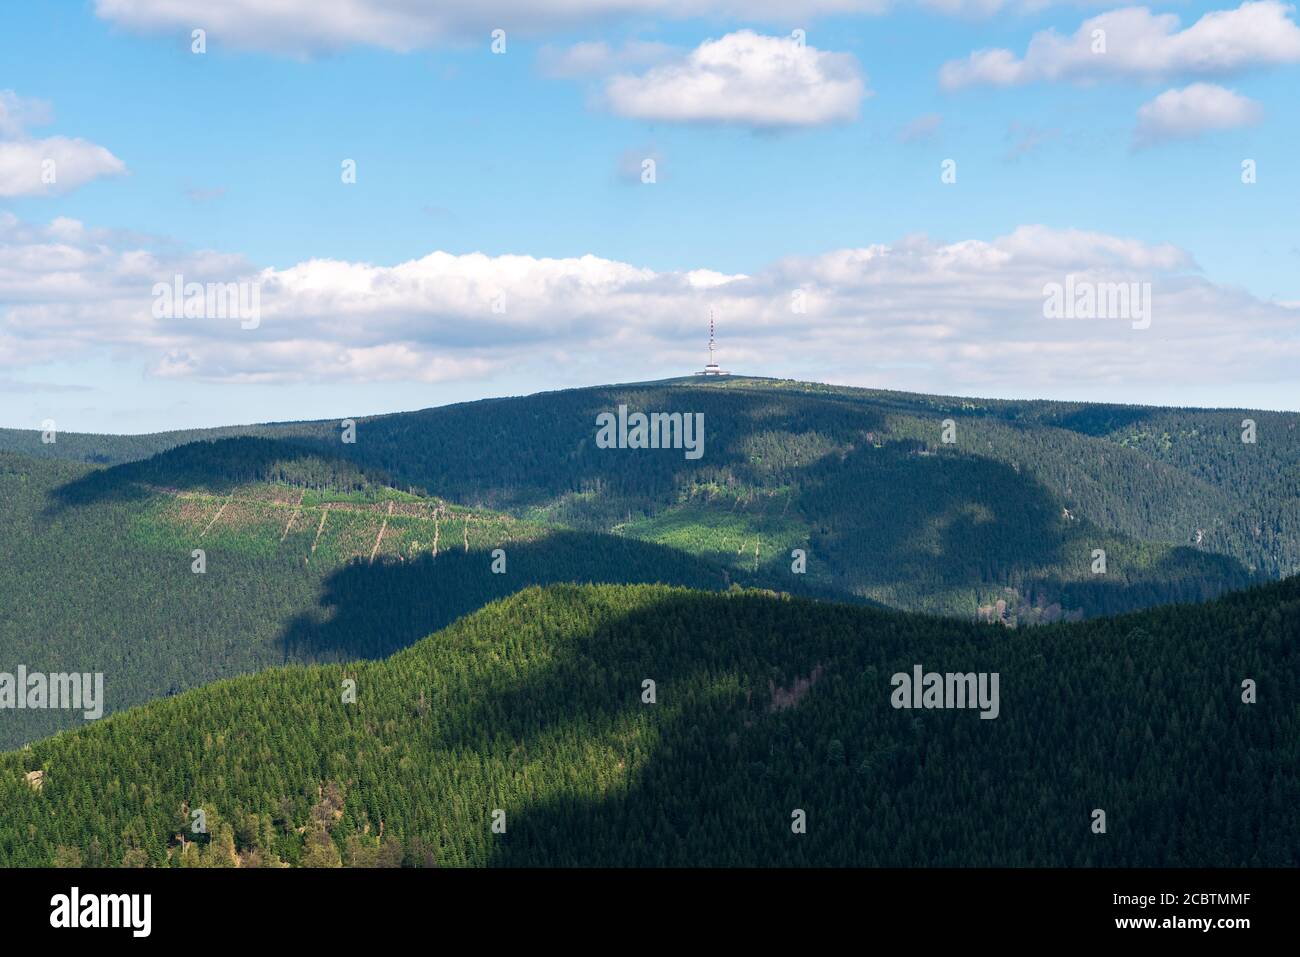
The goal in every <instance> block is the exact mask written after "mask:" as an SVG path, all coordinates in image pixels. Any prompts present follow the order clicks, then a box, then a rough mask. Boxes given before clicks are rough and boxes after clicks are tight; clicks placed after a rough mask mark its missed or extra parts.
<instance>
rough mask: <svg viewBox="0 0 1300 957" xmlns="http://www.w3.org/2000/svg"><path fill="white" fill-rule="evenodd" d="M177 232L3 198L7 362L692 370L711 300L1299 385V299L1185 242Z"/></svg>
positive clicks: (783, 326) (1076, 365)
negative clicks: (485, 238) (392, 244)
mask: <svg viewBox="0 0 1300 957" xmlns="http://www.w3.org/2000/svg"><path fill="white" fill-rule="evenodd" d="M169 249H170V247H169V246H167V245H166V244H163V243H152V244H146V243H142V242H140V241H139V239H138V238H136V237H129V236H122V235H117V234H114V233H110V232H104V231H99V230H94V229H90V228H88V227H86V226H84V225H82V224H80V223H77V222H75V221H72V220H56V221H55V222H53V223H51V224H48V225H45V226H31V225H27V224H24V223H22V222H20V221H18V220H17V219H15V218H14V217H13V216H11V215H0V301H3V302H5V303H7V304H8V308H7V309H6V310H5V311H4V312H3V313H0V376H4V375H6V374H7V373H8V374H10V376H11V377H12V375H13V374H14V373H15V372H17V371H19V370H23V369H24V368H26V367H31V366H35V365H37V364H39V363H42V362H49V361H55V360H64V361H69V360H75V359H78V358H87V357H94V356H98V355H101V354H105V353H107V354H111V355H116V356H119V357H129V359H130V360H131V361H137V362H142V363H144V364H145V367H146V370H147V372H148V373H149V374H150V375H152V376H155V377H160V378H169V379H185V380H205V381H218V382H234V383H294V382H352V383H361V382H375V381H415V382H442V381H447V380H455V379H472V380H475V381H483V380H489V379H493V378H494V377H495V378H497V379H499V380H500V381H501V382H503V383H504V382H508V381H513V379H514V377H516V376H517V375H518V374H519V373H520V370H522V369H524V368H530V367H531V368H536V367H538V366H539V365H540V366H543V367H544V368H545V371H546V373H547V375H548V376H549V377H550V378H551V380H552V381H555V380H556V378H557V377H558V378H559V379H561V380H565V379H567V380H569V381H577V382H606V381H617V380H619V379H622V380H624V381H629V380H637V379H643V378H647V377H649V376H651V375H654V374H663V373H664V372H665V371H674V370H675V371H679V372H681V371H686V370H689V369H691V368H694V367H696V366H698V365H699V364H700V362H701V360H700V357H699V356H698V355H697V353H698V352H699V351H700V350H699V348H698V343H699V342H700V341H702V338H701V336H702V330H703V328H704V325H703V323H704V322H705V317H706V316H707V315H708V311H709V309H710V308H712V309H714V310H715V312H716V313H717V315H718V317H719V320H720V330H721V333H720V335H721V338H722V340H723V342H724V346H725V350H726V351H725V358H726V361H727V365H728V367H730V368H732V369H735V370H739V371H762V372H765V373H767V374H777V375H792V376H802V377H805V378H818V379H822V380H827V381H845V382H861V381H863V379H864V376H869V377H870V380H871V381H874V382H875V383H877V384H884V383H892V384H894V385H896V386H898V387H906V388H914V389H923V390H928V391H946V392H951V391H952V390H954V389H960V390H963V391H967V392H978V391H980V390H984V391H988V390H994V391H996V390H999V389H1003V390H1004V389H1006V388H1007V387H1008V384H1011V383H1014V388H1015V389H1016V390H1017V391H1020V392H1022V393H1024V392H1040V393H1045V394H1051V393H1055V392H1059V391H1060V390H1061V389H1064V388H1070V387H1080V388H1088V389H1091V390H1093V394H1095V395H1103V396H1104V395H1105V394H1106V393H1105V388H1106V387H1107V386H1108V385H1124V386H1128V385H1129V384H1130V383H1131V382H1132V381H1141V382H1142V383H1144V385H1146V386H1149V387H1151V388H1159V387H1162V386H1164V387H1167V388H1176V387H1178V386H1180V385H1181V384H1184V383H1186V382H1187V381H1188V376H1189V374H1191V372H1190V371H1189V370H1194V375H1195V378H1196V381H1197V382H1198V384H1203V385H1214V384H1227V385H1233V384H1237V385H1240V384H1242V383H1247V382H1249V383H1258V382H1267V381H1286V380H1287V378H1288V377H1292V376H1293V375H1294V369H1295V367H1296V364H1297V361H1298V360H1300V340H1297V339H1296V337H1295V328H1296V322H1297V319H1298V318H1300V312H1298V311H1297V310H1296V309H1294V308H1288V307H1286V306H1284V305H1282V304H1279V303H1275V302H1270V301H1266V300H1262V299H1258V298H1256V297H1253V296H1251V295H1249V294H1247V293H1246V292H1244V291H1242V290H1240V289H1234V288H1230V287H1223V286H1218V285H1215V284H1214V283H1212V282H1210V281H1208V280H1207V279H1206V278H1204V277H1203V276H1201V275H1200V274H1199V271H1198V269H1197V266H1196V263H1195V261H1194V260H1193V259H1192V257H1191V256H1190V255H1189V254H1188V253H1187V252H1186V251H1184V250H1181V249H1179V248H1177V247H1174V246H1171V245H1168V244H1152V243H1144V242H1141V241H1138V240H1135V239H1131V238H1125V237H1118V236H1111V235H1106V234H1102V233H1095V232H1085V231H1079V230H1068V229H1051V228H1048V227H1045V226H1022V227H1019V228H1018V229H1016V230H1014V231H1013V232H1011V233H1009V234H1008V235H1005V236H1001V237H998V238H995V239H992V240H983V239H969V240H963V241H958V242H939V241H936V240H933V239H930V238H927V237H924V236H913V237H905V238H904V239H902V240H900V241H898V242H895V243H892V244H888V245H886V244H880V245H872V246H865V247H861V248H853V249H840V250H835V251H832V252H827V253H824V254H821V255H816V256H807V257H791V258H787V259H782V260H778V261H776V262H773V263H769V264H767V265H765V266H762V267H761V268H758V269H757V270H755V271H754V272H752V273H747V274H739V273H722V272H717V271H713V270H708V269H695V270H682V271H668V272H664V271H656V270H653V269H649V268H645V267H641V266H637V265H634V264H630V263H623V262H618V261H615V260H610V259H605V258H601V257H598V256H590V255H589V256H582V257H574V258H564V259H551V258H543V257H534V256H527V255H506V256H486V255H483V254H479V253H470V254H462V255H457V254H452V253H447V252H434V253H431V254H429V255H427V256H424V257H422V258H419V259H413V260H410V261H407V262H402V263H398V264H396V265H391V266H390V265H377V264H372V263H361V262H348V261H340V260H324V259H319V260H309V261H306V262H301V263H298V264H296V265H293V266H290V267H288V268H285V269H267V268H259V267H258V266H257V265H255V264H253V263H250V262H248V261H246V260H244V259H241V258H239V257H234V256H227V255H222V254H217V253H212V252H202V251H200V252H193V253H177V252H174V251H160V250H169ZM176 274H183V276H184V278H185V280H186V281H197V282H222V283H224V282H240V281H243V282H255V283H257V284H258V285H259V288H260V291H261V322H260V325H258V326H257V328H254V329H242V328H241V327H240V323H239V322H237V321H236V320H234V319H218V318H192V319H162V318H157V317H155V315H154V311H153V309H152V308H151V307H152V304H153V297H152V289H153V286H154V284H155V283H159V282H164V283H169V282H171V281H172V279H173V276H174V275H176ZM1067 276H1074V277H1075V280H1076V282H1098V283H1102V282H1105V283H1113V282H1149V283H1151V287H1152V324H1151V328H1149V329H1146V330H1135V329H1133V328H1132V325H1131V323H1129V322H1127V321H1118V322H1117V321H1113V320H1073V321H1066V320H1053V319H1046V318H1044V314H1043V302H1044V288H1045V286H1046V284H1048V283H1058V284H1059V283H1064V282H1065V281H1066V277H1067ZM796 300H797V301H798V302H799V303H800V305H801V308H802V311H799V310H798V309H796V308H794V303H795V302H796ZM1207 356H1213V361H1212V362H1209V361H1207V360H1206V357H1207ZM891 377H892V378H891Z"/></svg>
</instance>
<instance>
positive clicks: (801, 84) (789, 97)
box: [605, 30, 870, 129]
mask: <svg viewBox="0 0 1300 957" xmlns="http://www.w3.org/2000/svg"><path fill="white" fill-rule="evenodd" d="M868 95H870V94H869V91H868V90H867V88H866V82H865V80H864V78H863V76H862V71H861V70H860V69H859V67H858V62H857V60H856V59H854V58H853V57H852V56H851V55H850V54H847V53H827V52H825V51H822V50H818V49H816V48H815V47H812V46H808V45H806V44H802V43H796V42H795V41H794V40H792V39H790V38H789V37H769V36H763V35H761V34H757V33H754V32H753V31H751V30H740V31H738V32H736V33H729V34H727V35H726V36H724V37H722V38H720V39H718V40H706V41H705V42H704V43H702V44H700V46H699V47H697V48H696V49H695V50H693V51H691V53H690V54H689V55H688V56H686V57H684V58H683V59H680V60H678V61H676V62H673V63H669V64H665V65H662V66H657V67H654V68H652V69H651V70H650V71H649V72H647V73H645V74H642V75H641V76H630V75H622V74H620V75H619V76H615V77H612V78H611V79H610V80H609V82H608V83H607V84H606V86H605V102H606V104H607V105H608V106H609V107H610V109H612V110H613V111H614V112H616V113H619V114H621V115H623V116H628V117H635V118H637V119H646V120H666V121H670V122H680V123H734V124H738V125H743V126H752V127H756V128H769V129H770V128H778V127H808V126H821V125H824V124H827V123H835V122H842V121H847V120H852V119H854V118H856V117H857V115H858V107H859V104H860V103H861V102H862V99H863V97H865V96H868Z"/></svg>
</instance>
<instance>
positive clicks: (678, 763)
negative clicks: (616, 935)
mask: <svg viewBox="0 0 1300 957" xmlns="http://www.w3.org/2000/svg"><path fill="white" fill-rule="evenodd" d="M1298 642H1300V580H1298V579H1295V578H1292V579H1288V580H1286V581H1284V582H1281V583H1277V584H1273V585H1269V586H1264V587H1260V588H1256V589H1252V590H1249V591H1246V592H1242V593H1236V594H1232V595H1228V596H1225V597H1223V598H1221V599H1219V600H1216V601H1212V602H1209V603H1207V604H1203V605H1197V606H1192V605H1180V606H1169V607H1162V608H1157V609H1151V610H1148V611H1145V612H1140V613H1135V614H1131V615H1127V616H1123V617H1117V618H1102V619H1095V620H1090V621H1086V622H1082V623H1074V624H1066V623H1061V624H1054V625H1047V626H1044V627H1042V628H1038V629H1021V630H1016V631H1010V630H1007V629H1005V628H1002V627H1000V626H996V625H988V624H977V623H972V622H962V621H955V620H947V619H940V618H933V617H927V616H920V615H912V614H906V613H899V612H894V611H885V610H877V609H870V608H863V607H851V606H843V605H836V604H830V603H818V602H811V601H807V600H803V599H797V598H790V597H786V596H779V595H776V594H772V593H761V592H734V593H730V594H708V593H701V592H696V591H690V590H685V589H675V588H666V587H656V586H639V585H637V586H570V585H559V586H552V587H549V588H546V589H539V588H529V589H526V590H525V591H523V592H520V593H518V594H516V595H514V596H512V597H509V598H507V599H504V600H501V601H497V602H494V603H492V604H490V605H488V606H487V607H485V608H483V609H482V610H481V611H479V612H477V613H475V614H473V615H471V616H469V617H467V618H464V619H461V620H460V621H458V622H457V623H455V624H454V625H452V626H450V627H448V628H447V629H445V630H443V631H441V632H439V633H438V634H435V635H432V636H431V637H429V638H426V639H424V640H422V641H420V642H418V643H416V644H415V645H413V646H412V647H410V648H407V649H406V650H404V651H400V652H398V653H396V654H395V655H393V656H392V657H390V658H388V659H386V660H383V661H372V662H366V663H355V664H346V665H345V664H335V665H318V666H310V667H302V666H293V667H285V668H273V669H271V670H268V671H265V672H263V673H261V674H258V675H255V676H249V677H243V678H237V679H233V680H226V681H221V682H217V683H215V684H212V685H209V686H206V687H203V688H201V689H197V690H194V691H191V692H187V693H185V694H182V695H179V696H177V697H173V698H169V699H166V700H161V701H156V702H153V703H151V704H149V705H146V706H143V707H140V708H136V709H133V710H131V711H129V712H126V713H123V714H120V715H117V716H115V717H112V718H108V719H105V720H103V721H101V722H98V723H95V724H92V725H90V726H88V727H86V728H84V729H81V730H78V731H76V732H68V733H63V734H60V735H57V736H56V737H54V738H51V739H48V740H45V741H41V742H38V743H36V744H34V745H33V746H31V747H30V748H28V749H25V750H21V751H18V752H11V753H8V754H4V755H0V865H3V866H14V865H49V864H52V863H54V864H63V865H72V864H82V865H87V866H99V865H110V866H111V865H119V864H132V865H146V864H147V865H153V866H167V865H170V866H178V865H213V866H230V865H241V866H277V865H280V864H286V863H287V864H295V865H315V866H331V865H338V864H339V863H348V864H353V865H375V864H399V863H407V864H414V865H430V864H442V865H453V866H455V865H593V864H609V865H767V866H771V865H813V866H820V865H869V866H877V865H895V866H907V865H917V864H926V865H954V866H970V865H1008V866H1022V865H1046V866H1055V865H1071V866H1076V865H1078V866H1093V865H1095V866H1106V865H1116V866H1206V865H1208V866H1239V865H1240V866H1258V865H1273V866H1296V865H1297V864H1300V856H1298V855H1300V816H1297V815H1296V813H1295V808H1296V806H1297V802H1298V801H1300V777H1297V775H1296V774H1295V773H1294V770H1295V768H1296V766H1297V762H1298V761H1300V710H1298V709H1297V708H1296V704H1295V703H1296V701H1297V692H1300V687H1298V683H1300V668H1297V664H1298V663H1300V661H1298V652H1297V648H1298V644H1297V643H1298ZM918 665H919V666H921V667H922V668H923V669H924V670H925V671H935V672H940V673H967V672H970V673H983V674H985V675H986V676H987V675H991V674H993V673H996V674H997V675H998V685H997V687H998V698H997V702H996V707H995V708H993V709H991V710H990V709H988V708H983V710H977V709H975V708H973V707H972V708H964V709H963V708H953V707H949V708H946V709H927V708H920V709H905V708H898V707H894V702H895V701H897V699H896V698H895V694H896V689H895V682H894V681H893V678H892V676H893V675H895V674H896V673H901V674H904V675H911V673H912V672H913V669H914V666H918ZM647 681H652V682H653V683H654V684H653V688H651V686H650V685H648V684H647V683H646V682H647ZM1244 689H1249V690H1244ZM651 690H653V703H651V702H650V700H649V699H650V697H651V695H650V691H651ZM1252 702H1253V703H1252ZM948 703H949V704H951V703H952V701H951V699H950V700H949V702H948ZM991 711H996V717H994V718H990V719H985V718H981V716H980V715H981V713H991ZM1098 812H1104V829H1099V824H1101V823H1102V818H1101V817H1099V816H1098ZM800 821H802V822H803V825H804V827H803V829H802V832H801V831H800V828H799V827H798V826H797V825H798V823H799V822H800ZM494 823H495V824H496V828H495V830H494ZM199 824H202V825H203V828H206V830H203V829H202V828H197V827H196V826H197V825H199Z"/></svg>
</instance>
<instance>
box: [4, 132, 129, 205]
mask: <svg viewBox="0 0 1300 957" xmlns="http://www.w3.org/2000/svg"><path fill="white" fill-rule="evenodd" d="M125 172H126V164H125V163H123V162H122V161H121V160H120V159H118V158H117V157H116V156H114V155H113V154H112V153H110V152H109V151H108V150H106V149H104V147H102V146H96V145H95V144H94V143H88V142H86V141H85V140H82V139H68V138H67V137H65V136H51V137H49V138H47V139H43V140H15V141H11V142H6V141H0V196H3V197H11V196H41V195H50V194H55V193H66V192H68V191H69V190H73V189H76V188H77V187H78V186H82V185H84V184H86V183H88V182H90V181H91V180H93V179H98V178H99V177H101V176H120V175H121V174H123V173H125ZM51 179H52V182H51V181H50V180H51Z"/></svg>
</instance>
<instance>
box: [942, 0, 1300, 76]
mask: <svg viewBox="0 0 1300 957" xmlns="http://www.w3.org/2000/svg"><path fill="white" fill-rule="evenodd" d="M1294 10H1295V8H1294V7H1293V6H1291V5H1288V4H1283V3H1280V2H1278V0H1256V2H1247V3H1243V4H1242V5H1241V6H1240V7H1237V8H1236V9H1235V10H1216V11H1211V12H1209V13H1207V14H1205V15H1204V16H1203V17H1201V18H1200V19H1199V20H1197V21H1196V22H1195V23H1194V24H1192V25H1191V26H1190V27H1187V28H1186V29H1185V30H1179V29H1178V26H1179V19H1178V17H1177V16H1176V15H1174V14H1172V13H1169V14H1154V13H1152V12H1151V11H1150V10H1149V9H1148V8H1146V7H1127V8H1125V9H1122V10H1113V11H1111V12H1108V13H1103V14H1101V15H1099V16H1096V17H1092V18H1091V19H1089V20H1085V21H1084V22H1083V25H1082V26H1080V27H1079V29H1078V30H1077V31H1076V32H1075V33H1074V35H1073V36H1069V37H1066V36H1062V35H1061V34H1059V33H1057V32H1056V31H1055V30H1045V31H1043V32H1041V33H1037V34H1035V35H1034V37H1033V39H1031V40H1030V41H1029V46H1028V48H1027V49H1026V51H1025V55H1024V57H1023V58H1019V59H1018V58H1017V57H1016V55H1015V54H1014V53H1013V52H1012V51H1010V50H1006V49H993V50H977V51H976V52H974V53H972V54H970V56H968V57H967V58H966V59H965V60H952V61H949V62H948V63H945V64H944V65H943V67H942V68H941V70H940V72H939V80H940V83H941V85H942V86H943V87H945V88H946V89H950V90H951V89H958V88H961V87H966V86H976V85H983V86H1016V85H1020V84H1025V83H1033V82H1059V81H1073V82H1088V81H1095V80H1102V79H1111V78H1128V77H1133V78H1144V79H1160V78H1165V77H1171V76H1180V75H1191V76H1224V75H1230V74H1234V73H1239V72H1242V71H1244V70H1248V69H1252V68H1256V67H1267V66H1276V65H1280V64H1287V63H1297V62H1300V27H1297V25H1296V23H1295V21H1294V20H1293V19H1291V14H1292V13H1293V12H1294Z"/></svg>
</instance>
